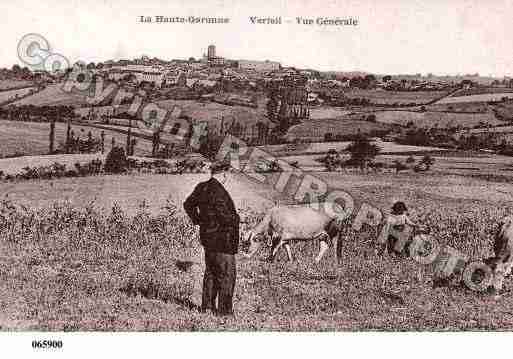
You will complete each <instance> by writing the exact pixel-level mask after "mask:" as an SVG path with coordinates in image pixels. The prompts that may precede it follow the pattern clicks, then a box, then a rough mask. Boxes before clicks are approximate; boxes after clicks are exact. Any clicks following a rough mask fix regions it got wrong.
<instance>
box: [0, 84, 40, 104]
mask: <svg viewBox="0 0 513 359" xmlns="http://www.w3.org/2000/svg"><path fill="white" fill-rule="evenodd" d="M32 90H35V87H26V88H23V89H19V90H10V91H1V92H0V103H1V102H5V101H9V100H13V99H15V98H16V97H22V96H25V95H26V94H28V93H29V92H30V91H32Z"/></svg>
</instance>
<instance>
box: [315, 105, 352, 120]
mask: <svg viewBox="0 0 513 359" xmlns="http://www.w3.org/2000/svg"><path fill="white" fill-rule="evenodd" d="M349 113H351V112H350V111H346V110H344V109H341V108H337V107H328V106H324V107H314V108H311V109H310V119H312V120H321V119H330V118H339V117H343V116H344V115H347V114H349Z"/></svg>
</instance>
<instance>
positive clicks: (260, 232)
mask: <svg viewBox="0 0 513 359" xmlns="http://www.w3.org/2000/svg"><path fill="white" fill-rule="evenodd" d="M319 206H320V208H318V209H317V208H312V207H310V206H308V205H290V206H276V207H273V208H271V209H270V210H269V213H267V214H266V215H265V217H264V218H263V219H262V221H261V222H260V223H259V224H258V225H257V226H255V227H254V228H253V229H252V230H250V231H248V232H247V233H246V235H245V240H246V241H248V242H249V243H250V248H249V251H248V254H246V255H245V256H246V258H251V257H252V256H253V255H254V254H255V253H256V251H257V250H258V248H259V247H260V243H261V242H262V239H263V238H264V237H265V236H266V235H269V236H271V238H272V247H271V255H270V256H269V260H270V261H273V260H274V259H275V257H276V254H277V253H278V250H279V249H280V248H281V247H282V246H285V249H286V250H287V256H288V259H289V261H292V252H291V249H290V242H291V241H294V240H299V241H309V240H314V239H319V240H320V249H319V254H318V255H317V257H316V258H315V261H316V262H319V261H320V260H321V259H322V257H323V255H324V253H325V252H326V250H327V249H328V247H329V246H330V245H331V244H332V243H333V238H334V237H337V236H338V235H339V232H340V228H339V227H340V226H339V225H338V224H337V222H338V221H337V218H336V217H332V216H330V215H329V214H328V213H327V212H326V211H325V210H323V209H326V208H328V207H326V206H333V207H329V208H332V209H334V208H336V207H335V206H337V207H339V208H340V206H339V205H338V204H336V203H320V204H319Z"/></svg>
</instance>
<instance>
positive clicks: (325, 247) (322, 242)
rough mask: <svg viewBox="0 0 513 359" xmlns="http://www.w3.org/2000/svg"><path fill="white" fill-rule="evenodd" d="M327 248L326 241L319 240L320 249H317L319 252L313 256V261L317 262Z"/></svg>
mask: <svg viewBox="0 0 513 359" xmlns="http://www.w3.org/2000/svg"><path fill="white" fill-rule="evenodd" d="M327 250H328V243H326V242H325V241H321V243H320V249H319V254H318V255H317V257H315V262H316V263H319V262H320V261H321V259H322V257H323V256H324V253H325V252H326V251H327Z"/></svg>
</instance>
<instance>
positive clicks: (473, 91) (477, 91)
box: [450, 87, 513, 97]
mask: <svg viewBox="0 0 513 359" xmlns="http://www.w3.org/2000/svg"><path fill="white" fill-rule="evenodd" d="M510 92H513V88H509V87H473V88H470V89H468V90H463V89H461V90H459V91H456V92H455V93H454V94H452V95H451V96H450V97H459V96H471V95H484V94H502V93H510Z"/></svg>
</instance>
